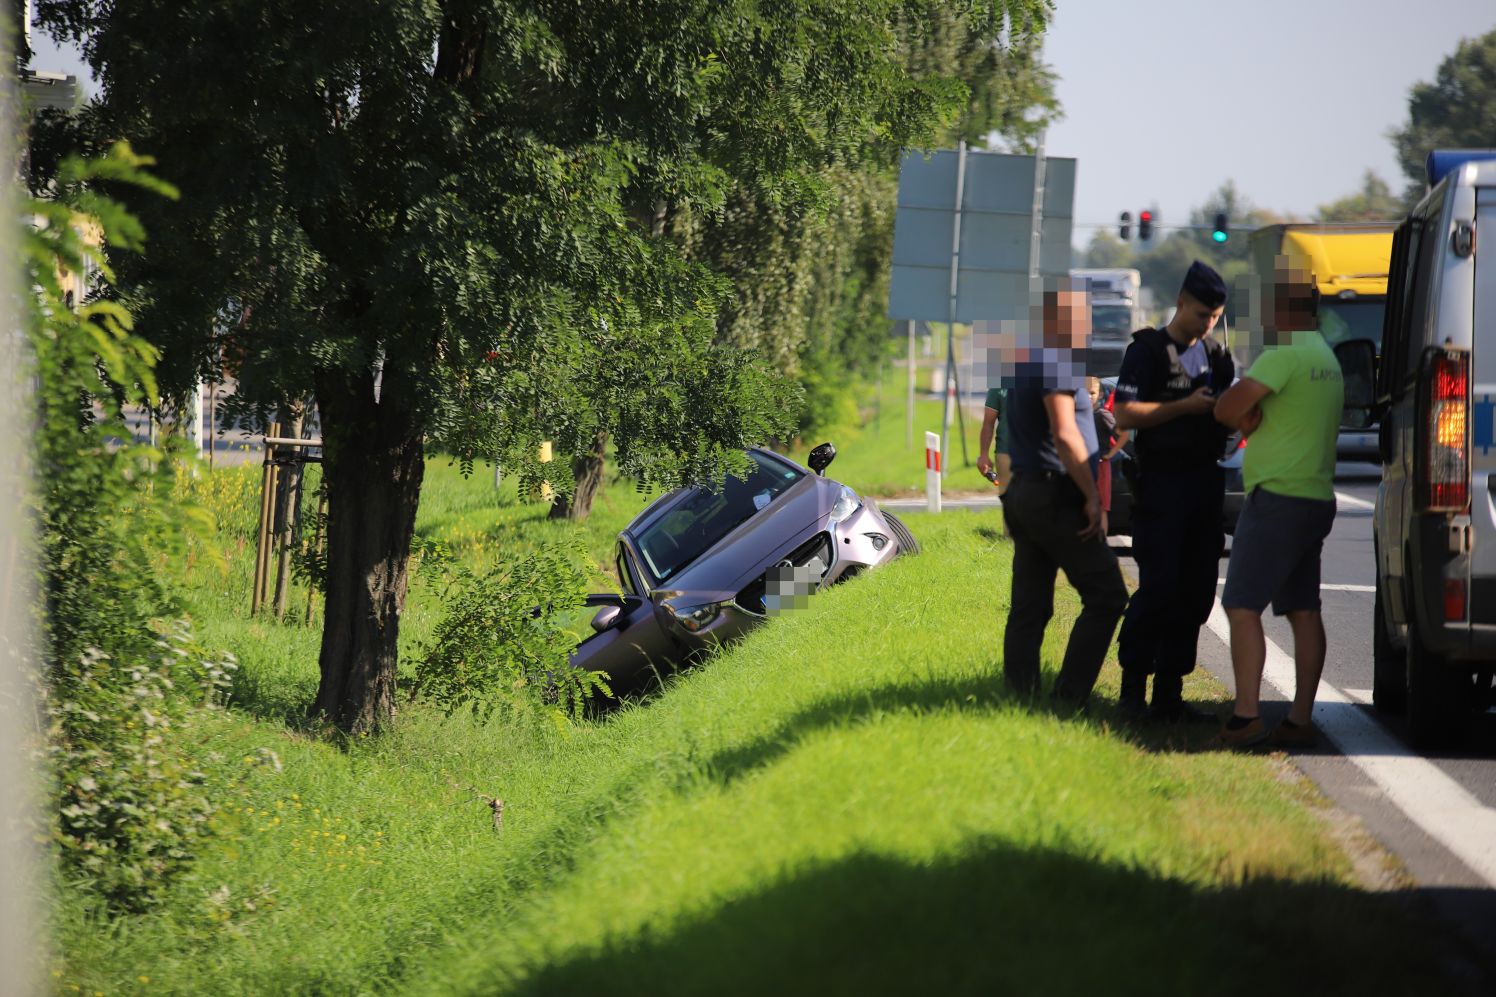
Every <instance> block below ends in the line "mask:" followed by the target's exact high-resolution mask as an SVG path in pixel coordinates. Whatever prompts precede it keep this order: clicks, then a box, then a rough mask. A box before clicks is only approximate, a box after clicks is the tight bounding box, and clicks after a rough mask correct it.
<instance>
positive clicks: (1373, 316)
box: [1319, 298, 1387, 350]
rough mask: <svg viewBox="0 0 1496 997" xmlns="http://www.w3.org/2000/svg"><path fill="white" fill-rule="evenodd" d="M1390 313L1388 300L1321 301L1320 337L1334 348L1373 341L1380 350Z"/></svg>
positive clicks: (1330, 299)
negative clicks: (1384, 323)
mask: <svg viewBox="0 0 1496 997" xmlns="http://www.w3.org/2000/svg"><path fill="white" fill-rule="evenodd" d="M1386 310H1387V299H1386V298H1362V299H1359V300H1356V301H1342V300H1341V299H1339V298H1321V299H1320V302H1319V333H1320V335H1322V336H1324V337H1325V342H1326V343H1329V344H1330V345H1331V346H1334V345H1335V344H1336V343H1344V342H1347V341H1349V340H1352V339H1369V340H1371V341H1372V342H1373V343H1376V344H1377V348H1378V350H1380V349H1381V344H1382V315H1383V313H1384V312H1386Z"/></svg>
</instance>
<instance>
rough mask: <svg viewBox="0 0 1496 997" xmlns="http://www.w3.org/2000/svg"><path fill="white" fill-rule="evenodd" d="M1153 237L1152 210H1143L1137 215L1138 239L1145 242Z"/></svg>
mask: <svg viewBox="0 0 1496 997" xmlns="http://www.w3.org/2000/svg"><path fill="white" fill-rule="evenodd" d="M1152 238H1153V212H1151V211H1144V212H1143V213H1141V214H1140V215H1138V240H1139V241H1141V242H1147V241H1148V240H1149V239H1152Z"/></svg>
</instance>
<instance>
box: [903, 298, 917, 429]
mask: <svg viewBox="0 0 1496 997" xmlns="http://www.w3.org/2000/svg"><path fill="white" fill-rule="evenodd" d="M914 368H915V364H914V319H910V320H909V411H908V420H907V421H908V426H907V427H906V428H905V430H904V447H905V449H908V450H913V449H914Z"/></svg>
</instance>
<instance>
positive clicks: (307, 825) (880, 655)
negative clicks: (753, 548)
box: [53, 464, 1447, 994]
mask: <svg viewBox="0 0 1496 997" xmlns="http://www.w3.org/2000/svg"><path fill="white" fill-rule="evenodd" d="M432 483H433V487H432V488H431V489H430V490H429V491H428V494H427V502H426V504H425V506H424V511H423V515H422V523H421V529H422V530H423V531H426V532H427V534H428V535H429V536H431V537H433V538H437V539H447V540H450V541H452V542H454V543H456V542H460V543H461V544H465V545H466V546H467V547H468V548H470V549H469V551H468V555H467V556H471V557H473V558H475V559H481V558H482V557H484V556H488V555H486V554H485V553H484V552H485V551H486V550H488V548H489V546H490V542H493V543H500V544H502V545H504V546H509V547H519V546H522V545H523V544H524V543H526V542H531V541H532V540H533V539H534V538H537V537H549V536H551V535H553V532H552V531H574V530H578V529H579V528H577V527H572V526H566V525H564V524H553V523H546V522H544V521H541V520H539V519H537V515H538V509H537V507H536V506H533V505H524V504H520V503H517V502H511V503H510V504H507V505H506V504H502V503H500V502H495V501H494V498H493V492H492V490H491V482H483V481H479V480H478V479H474V480H471V481H463V480H461V479H459V478H457V477H456V476H455V475H453V474H451V472H450V471H449V470H447V469H444V468H442V467H441V466H439V465H436V464H434V465H433V472H432ZM485 489H486V490H485ZM501 498H502V493H501ZM610 501H617V502H618V505H617V506H616V507H614V508H613V511H612V512H611V513H609V512H606V511H605V512H604V513H603V514H602V515H601V516H600V517H599V521H598V522H597V523H594V524H589V526H588V527H586V528H580V529H581V532H580V533H579V534H578V535H577V539H579V540H581V541H582V542H583V543H585V544H587V545H588V546H589V549H592V550H593V551H597V550H599V549H601V550H603V551H605V550H606V537H607V535H608V534H609V533H610V532H611V528H612V524H611V523H610V522H609V516H610V515H612V516H618V517H622V518H625V519H626V518H627V515H628V512H629V510H631V509H632V508H636V507H637V505H636V503H635V501H634V496H632V495H631V494H630V493H628V492H627V491H626V490H625V489H616V490H615V491H614V493H613V498H612V499H611V500H610ZM994 515H995V514H984V515H978V514H974V513H966V514H963V513H947V514H945V515H943V516H942V517H939V518H930V517H916V516H911V517H909V521H910V525H911V526H912V527H913V528H914V529H915V531H916V532H917V533H918V535H919V536H920V538H921V540H922V541H923V542H924V543H925V545H926V548H927V552H926V553H925V554H923V555H921V556H919V557H916V558H907V559H903V560H901V561H899V562H896V563H894V564H893V565H890V566H889V567H888V568H886V569H881V570H880V571H878V572H874V573H872V574H870V575H867V576H865V577H863V578H861V579H858V580H857V581H855V582H853V583H851V584H848V585H845V586H841V587H839V588H837V589H834V590H832V591H830V592H827V593H825V594H824V595H823V596H822V597H818V598H817V599H816V600H815V601H814V602H813V604H812V606H811V608H810V609H809V610H807V611H805V612H801V613H797V614H794V615H791V616H789V617H786V618H783V619H780V620H776V621H774V622H773V623H772V624H771V625H770V626H767V627H764V628H762V629H760V630H759V631H757V632H756V633H755V634H754V635H753V636H752V637H751V638H750V639H748V640H747V641H745V642H743V643H742V644H740V645H738V646H737V647H735V648H733V649H731V650H729V651H728V652H726V653H724V654H722V655H721V656H719V657H718V658H716V659H715V660H713V661H711V662H709V663H707V664H706V665H705V666H704V667H701V668H698V669H695V670H693V671H691V672H689V673H686V674H683V675H680V676H678V677H677V678H675V679H673V680H671V681H670V682H669V683H668V684H667V687H666V688H665V689H664V690H663V691H662V692H661V693H659V694H658V695H656V696H654V697H652V698H651V699H649V700H648V701H646V702H642V703H637V702H636V703H630V704H626V705H625V706H624V707H623V708H621V709H619V710H617V711H615V712H613V713H611V714H609V715H607V716H605V717H603V718H600V719H596V720H590V721H585V722H582V723H580V724H578V725H577V726H576V727H575V728H574V729H572V730H571V731H570V732H569V733H567V734H564V735H563V734H561V733H559V732H557V731H555V730H554V729H549V728H543V727H539V726H518V725H509V726H506V725H503V724H499V723H493V724H488V725H480V724H478V723H476V722H475V721H473V720H472V719H471V718H470V717H468V716H466V715H464V714H459V715H456V716H453V717H451V718H445V717H442V716H441V715H440V714H438V713H436V712H434V711H432V710H430V709H429V708H426V707H423V706H421V705H420V704H411V705H407V706H406V707H405V708H404V710H403V711H402V716H401V719H400V722H399V724H398V726H397V728H396V729H395V730H393V731H392V732H390V733H389V734H387V735H384V736H380V737H376V738H370V739H358V740H354V741H352V742H345V743H331V742H329V741H327V740H324V739H319V738H317V737H314V736H311V735H309V734H307V733H304V732H302V731H301V730H299V729H298V728H297V727H296V726H295V725H294V724H288V723H287V722H286V719H285V712H286V707H287V706H288V705H297V706H299V704H300V703H301V702H303V701H304V696H305V695H306V692H307V690H308V689H309V688H310V687H311V685H312V683H314V682H315V659H316V631H315V630H314V629H312V628H308V627H305V626H302V625H292V624H287V625H274V624H268V623H263V622H250V621H247V620H246V619H245V612H244V610H245V606H247V598H244V599H240V598H239V595H240V594H246V593H247V578H245V579H244V580H243V585H242V586H239V582H238V581H236V579H237V578H238V577H239V575H238V574H236V573H242V572H243V571H244V569H243V568H242V567H241V566H239V565H238V564H237V563H236V561H237V560H238V558H240V557H242V556H244V555H242V554H240V555H235V557H234V558H232V559H231V562H230V564H231V568H230V573H229V575H228V576H227V577H226V578H225V579H224V580H223V581H221V582H220V583H219V584H221V585H222V586H224V588H223V589H222V590H221V592H220V590H213V589H209V588H208V587H207V586H206V584H204V585H201V586H200V587H199V589H198V590H197V591H196V592H195V593H194V602H195V607H194V608H195V613H196V615H197V617H198V620H199V626H200V628H201V630H202V632H203V633H205V634H210V633H211V634H213V635H215V636H217V637H218V638H219V639H221V640H222V641H223V642H224V643H226V644H227V645H228V646H229V647H230V649H232V650H234V651H235V652H236V653H237V654H239V656H240V657H241V660H242V663H243V669H244V672H245V673H246V675H247V676H249V678H248V679H247V680H246V686H245V688H246V689H247V690H248V691H249V694H246V695H244V696H243V697H242V698H241V701H240V706H239V707H237V708H236V709H234V710H231V711H230V712H228V713H227V714H225V715H223V716H221V717H219V718H218V719H217V720H216V721H214V722H213V723H211V724H210V725H207V726H205V727H203V728H200V729H201V730H202V731H203V732H204V734H203V736H204V738H205V740H204V743H202V744H201V745H200V746H199V751H200V753H202V754H203V755H204V757H206V758H207V759H208V761H209V763H210V772H209V774H210V776H211V778H212V780H213V785H214V790H215V794H216V796H217V798H218V799H219V801H220V802H221V803H223V804H224V807H225V809H224V812H223V814H222V815H221V816H220V818H219V819H218V823H219V828H218V829H219V830H220V832H221V834H220V835H219V836H218V837H217V838H216V839H215V840H214V842H213V843H212V844H211V846H210V847H209V848H208V849H206V850H205V851H204V852H203V853H202V854H201V855H200V857H199V860H198V862H197V865H196V867H195V868H194V870H193V871H192V872H191V873H190V874H189V875H188V876H187V877H186V878H185V879H184V880H183V881H182V882H181V883H180V884H179V885H177V886H176V887H174V889H173V891H172V893H171V894H170V895H169V897H168V900H167V903H166V904H165V906H164V907H163V908H162V909H161V910H159V911H158V912H156V913H153V914H151V915H148V916H141V917H135V918H129V919H124V920H117V921H114V922H105V921H103V920H102V919H100V918H98V917H97V916H96V915H95V914H94V913H93V912H91V911H90V910H89V909H88V907H87V905H86V904H85V902H84V900H83V898H82V897H81V896H79V895H77V894H74V893H71V892H69V891H68V890H67V889H65V888H64V889H63V890H62V893H61V897H60V904H59V907H58V912H57V914H56V916H55V920H54V926H53V927H54V934H55V937H56V939H57V951H58V953H59V956H58V961H57V965H56V967H55V973H56V976H55V979H54V982H55V985H56V987H57V988H58V989H59V990H63V991H65V990H67V989H68V988H71V987H78V988H79V989H81V990H83V991H86V992H92V991H94V990H101V991H104V992H106V993H111V994H112V993H119V992H130V991H139V992H163V991H164V992H181V993H216V994H238V993H243V994H262V993H338V994H341V993H375V992H397V991H408V992H415V993H443V994H445V993H475V994H477V993H568V994H570V993H589V992H618V993H660V992H666V993H683V994H686V993H691V994H695V993H704V992H718V993H745V994H746V993H755V994H756V993H762V992H770V991H782V992H790V993H823V992H853V991H856V992H860V993H867V992H874V993H909V992H916V993H991V992H1015V993H1046V994H1067V993H1073V994H1092V993H1097V992H1107V993H1127V992H1132V993H1145V992H1146V993H1160V992H1162V993H1206V992H1210V993H1228V994H1234V993H1241V994H1247V993H1252V994H1255V993H1258V992H1259V991H1260V990H1261V989H1262V987H1263V986H1264V985H1267V986H1271V985H1273V983H1274V981H1284V980H1291V981H1293V985H1294V986H1295V988H1300V987H1302V988H1308V991H1309V992H1322V993H1347V994H1350V993H1355V994H1362V993H1368V992H1377V993H1381V992H1398V993H1422V992H1434V991H1435V990H1438V991H1439V992H1444V991H1445V990H1446V989H1447V988H1446V987H1445V985H1443V984H1442V983H1440V982H1439V979H1438V977H1439V965H1438V963H1437V958H1438V955H1437V953H1438V951H1439V947H1438V945H1437V944H1435V940H1434V938H1433V937H1432V936H1431V935H1430V933H1429V932H1428V930H1427V929H1426V927H1425V926H1424V925H1423V924H1422V923H1421V922H1420V921H1418V919H1417V918H1416V917H1415V915H1414V913H1413V912H1410V910H1408V909H1407V908H1406V907H1405V906H1403V905H1402V904H1400V903H1398V902H1397V901H1396V900H1395V899H1393V898H1389V897H1387V896H1385V895H1377V894H1369V893H1366V892H1364V891H1362V890H1360V889H1358V888H1357V886H1356V885H1355V884H1354V882H1353V881H1352V874H1351V869H1350V864H1349V861H1348V860H1347V858H1346V857H1345V855H1344V854H1343V853H1342V851H1341V849H1340V847H1339V846H1338V845H1337V844H1336V843H1335V842H1334V841H1333V840H1331V839H1330V838H1329V837H1328V836H1327V834H1326V833H1325V831H1324V829H1323V826H1322V822H1321V821H1320V820H1319V819H1318V818H1317V817H1316V816H1315V814H1314V812H1313V810H1312V807H1313V806H1314V803H1313V801H1312V799H1311V798H1310V797H1309V795H1308V794H1307V793H1306V792H1305V791H1304V790H1303V789H1302V786H1301V784H1296V783H1294V782H1293V781H1291V780H1285V779H1284V778H1283V777H1282V776H1283V770H1282V766H1281V762H1279V761H1277V760H1274V759H1273V758H1270V757H1243V756H1237V755H1229V754H1220V753H1212V752H1201V751H1198V750H1196V749H1197V748H1198V747H1199V746H1200V741H1201V740H1203V738H1204V737H1205V736H1206V735H1205V734H1199V733H1197V734H1187V735H1183V739H1182V740H1180V741H1178V742H1177V743H1176V742H1170V741H1167V740H1148V741H1144V740H1139V739H1137V738H1135V737H1133V736H1130V735H1129V734H1128V733H1126V732H1125V731H1118V730H1115V729H1113V728H1112V727H1111V725H1110V724H1109V722H1108V719H1109V716H1110V714H1109V712H1108V710H1107V709H1106V707H1105V706H1104V705H1098V707H1097V709H1096V710H1095V711H1094V713H1093V714H1092V715H1091V716H1090V717H1089V718H1080V719H1063V718H1060V717H1058V716H1055V715H1053V714H1051V713H1049V712H1047V711H1045V710H1044V709H1042V708H1033V707H1030V706H1028V705H1026V704H1022V703H1017V702H1013V701H1011V700H1009V699H1008V698H1007V697H1006V696H1005V695H1004V693H1003V690H1002V686H1001V683H1000V681H999V680H998V679H997V678H996V675H997V673H998V670H999V668H1000V661H999V648H1000V646H1001V628H1002V619H1003V615H1004V612H1005V609H1006V591H1007V578H1008V571H1009V552H1010V550H1011V548H1010V547H1009V546H1008V545H1007V544H1006V543H1005V542H1004V541H1002V540H1001V539H1000V537H999V536H998V534H997V532H996V531H995V530H994V529H993V526H994V525H995V521H994V518H993V516H994ZM527 538H529V539H528V540H527ZM480 543H481V544H482V545H483V546H482V549H479V546H478V545H479V544H480ZM599 545H600V546H599ZM231 546H232V544H231ZM248 550H249V553H248V556H249V557H252V556H253V548H252V545H251V546H250V547H249V548H248ZM204 570H206V569H204ZM203 577H204V578H206V577H210V576H209V575H208V574H204V575H203ZM213 577H216V576H213ZM236 587H242V589H243V592H240V593H236V591H235V589H236ZM430 588H431V586H430V584H429V581H428V580H426V579H425V578H423V577H422V576H418V578H417V581H416V583H415V584H413V586H412V590H411V611H410V612H409V613H408V614H407V618H406V621H405V623H406V627H407V632H406V634H405V637H406V639H408V640H410V641H418V640H419V639H420V636H421V633H422V632H423V631H429V627H430V625H431V622H432V621H433V620H434V618H435V613H436V611H437V610H436V603H435V593H434V592H432V591H430ZM1062 591H1063V590H1062ZM1075 610H1076V605H1075V602H1074V600H1073V598H1072V597H1070V596H1069V594H1068V592H1065V593H1064V594H1063V595H1062V602H1061V605H1060V607H1059V609H1058V613H1057V618H1056V621H1055V624H1054V625H1053V626H1052V627H1051V634H1052V638H1051V646H1050V647H1049V648H1048V655H1047V656H1048V657H1049V658H1050V659H1054V658H1056V657H1057V656H1058V655H1057V651H1058V648H1059V643H1060V641H1062V640H1063V637H1064V634H1065V633H1066V632H1067V631H1068V623H1069V622H1070V621H1071V620H1072V619H1073V616H1074V613H1075ZM1109 671H1112V672H1114V671H1115V669H1114V668H1113V669H1109ZM1201 681H1202V682H1203V681H1204V680H1201ZM1197 688H1198V687H1197ZM479 794H490V795H494V796H498V797H502V798H503V800H504V802H505V806H504V812H503V826H502V830H496V829H495V827H494V823H493V819H492V813H491V811H490V809H489V807H488V805H487V804H486V802H485V801H484V800H483V799H481V798H479Z"/></svg>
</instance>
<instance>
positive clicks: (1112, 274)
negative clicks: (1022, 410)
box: [1070, 268, 1144, 377]
mask: <svg viewBox="0 0 1496 997" xmlns="http://www.w3.org/2000/svg"><path fill="white" fill-rule="evenodd" d="M1070 276H1071V277H1076V278H1080V279H1083V280H1084V281H1085V282H1086V289H1087V291H1088V292H1089V293H1090V296H1091V359H1090V363H1089V364H1088V365H1087V366H1088V368H1089V370H1090V373H1092V374H1094V375H1096V376H1097V377H1115V376H1116V374H1117V372H1118V371H1119V370H1120V369H1121V366H1122V353H1123V352H1124V351H1125V350H1126V349H1127V344H1128V343H1129V342H1131V341H1132V334H1133V333H1134V332H1136V331H1137V330H1138V329H1141V328H1142V327H1143V325H1144V322H1143V305H1142V301H1141V298H1142V287H1143V276H1142V274H1140V273H1138V272H1137V271H1136V270H1130V269H1124V268H1117V269H1079V270H1071V271H1070Z"/></svg>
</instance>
